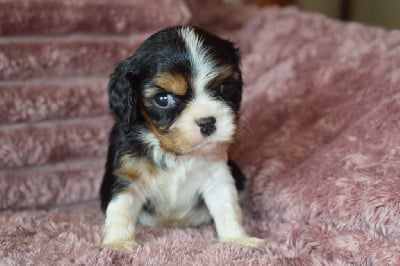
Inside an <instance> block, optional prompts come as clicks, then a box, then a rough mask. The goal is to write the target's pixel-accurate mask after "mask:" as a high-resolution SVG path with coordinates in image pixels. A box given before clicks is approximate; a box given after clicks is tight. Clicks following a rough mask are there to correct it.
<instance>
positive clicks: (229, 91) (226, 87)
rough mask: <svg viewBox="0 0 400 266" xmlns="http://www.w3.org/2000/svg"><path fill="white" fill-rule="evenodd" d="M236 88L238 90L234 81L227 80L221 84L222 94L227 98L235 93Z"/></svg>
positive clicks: (220, 90)
mask: <svg viewBox="0 0 400 266" xmlns="http://www.w3.org/2000/svg"><path fill="white" fill-rule="evenodd" d="M236 90H237V86H236V84H235V83H233V82H232V81H225V82H224V83H222V84H221V85H219V92H220V94H221V96H222V97H223V98H225V99H229V98H231V97H232V96H233V95H235V93H236Z"/></svg>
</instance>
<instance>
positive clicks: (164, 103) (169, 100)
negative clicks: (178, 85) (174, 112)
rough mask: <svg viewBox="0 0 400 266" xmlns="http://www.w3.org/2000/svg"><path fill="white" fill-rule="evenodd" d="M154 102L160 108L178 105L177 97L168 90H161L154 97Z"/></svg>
mask: <svg viewBox="0 0 400 266" xmlns="http://www.w3.org/2000/svg"><path fill="white" fill-rule="evenodd" d="M153 102H154V103H155V104H156V105H157V106H158V107H160V108H173V107H175V105H176V101H175V97H174V96H173V95H172V94H170V93H166V92H161V93H158V94H156V95H155V96H154V97H153Z"/></svg>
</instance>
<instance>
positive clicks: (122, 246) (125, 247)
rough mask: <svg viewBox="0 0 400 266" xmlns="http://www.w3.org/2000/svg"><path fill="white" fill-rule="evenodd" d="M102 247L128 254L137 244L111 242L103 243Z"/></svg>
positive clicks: (132, 241)
mask: <svg viewBox="0 0 400 266" xmlns="http://www.w3.org/2000/svg"><path fill="white" fill-rule="evenodd" d="M103 247H106V248H111V249H114V250H118V251H122V252H126V253H129V252H132V251H134V250H136V249H137V247H138V244H137V243H136V242H135V241H134V240H115V241H111V242H103Z"/></svg>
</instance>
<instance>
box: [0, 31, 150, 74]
mask: <svg viewBox="0 0 400 266" xmlns="http://www.w3.org/2000/svg"><path fill="white" fill-rule="evenodd" d="M147 36H148V35H147V34H145V35H137V36H134V37H129V38H126V37H87V36H73V37H71V36H69V37H63V38H54V37H46V38H1V39H0V80H26V79H33V78H51V77H52V78H56V77H68V76H69V77H71V76H72V77H85V76H93V75H95V76H99V75H100V76H105V77H108V75H109V74H110V73H111V71H112V70H113V67H114V65H115V64H116V63H117V62H119V61H121V60H122V59H125V58H126V57H128V56H130V55H131V54H132V53H133V52H134V51H135V50H136V49H137V47H138V46H139V45H140V44H141V43H142V42H143V40H144V39H145V38H146V37H147Z"/></svg>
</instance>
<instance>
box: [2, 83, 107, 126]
mask: <svg viewBox="0 0 400 266" xmlns="http://www.w3.org/2000/svg"><path fill="white" fill-rule="evenodd" d="M107 83H108V79H107V77H106V76H104V77H101V78H93V77H91V78H82V79H77V78H74V79H73V78H62V79H36V80H29V81H0V125H5V124H11V123H21V122H35V121H45V120H56V119H70V118H75V117H82V118H84V117H91V116H99V115H104V114H108V113H109V107H108V98H107V89H106V88H107ZM0 127H1V126H0Z"/></svg>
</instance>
